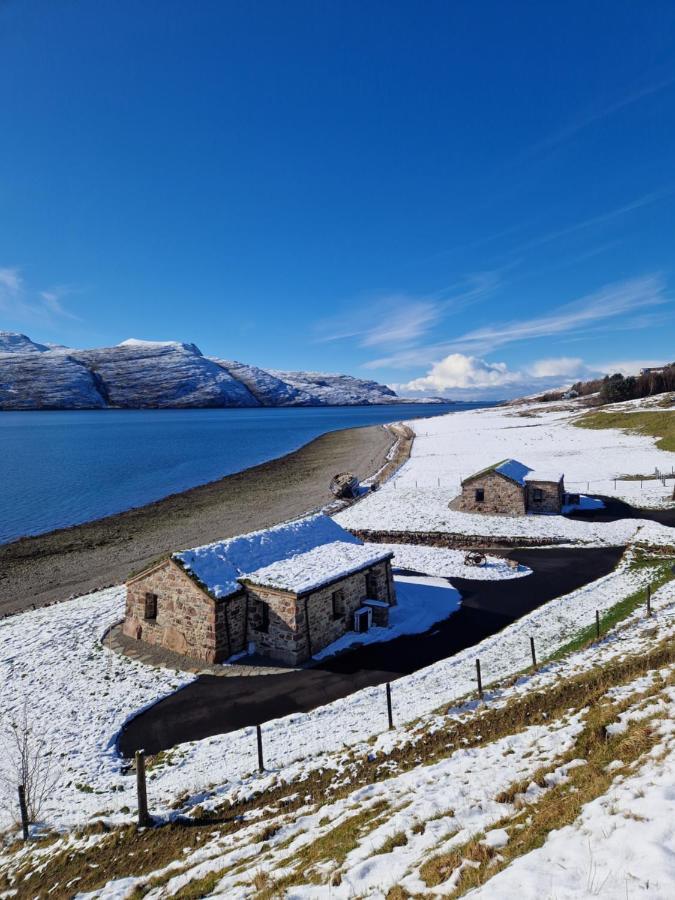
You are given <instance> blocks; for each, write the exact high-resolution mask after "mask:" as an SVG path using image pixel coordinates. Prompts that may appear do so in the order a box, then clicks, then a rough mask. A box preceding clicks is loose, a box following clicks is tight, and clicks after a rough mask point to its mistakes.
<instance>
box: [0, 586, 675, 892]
mask: <svg viewBox="0 0 675 900" xmlns="http://www.w3.org/2000/svg"><path fill="white" fill-rule="evenodd" d="M507 631H508V630H507ZM505 633H506V632H505ZM674 635H675V584H674V583H672V582H671V583H670V584H668V585H666V586H665V587H663V588H661V589H660V590H659V591H657V592H656V593H655V595H654V616H653V618H651V619H647V618H645V616H644V611H643V610H640V611H639V612H636V613H634V614H633V615H632V616H630V617H629V619H628V620H627V621H626V622H625V623H624V627H622V628H621V629H620V630H618V631H616V632H614V633H613V634H611V635H610V636H608V637H607V638H605V639H604V640H603V641H601V642H600V643H598V644H596V645H593V646H591V647H589V648H586V649H584V650H582V651H578V652H576V653H574V654H572V655H570V656H569V657H568V658H566V659H565V660H562V661H560V662H557V663H551V664H548V665H545V666H542V667H541V668H540V670H539V671H538V672H536V673H533V674H527V675H521V676H520V677H519V678H518V679H517V680H515V681H514V682H513V683H510V684H509V685H507V686H503V687H501V688H500V689H499V690H497V691H493V692H491V693H490V694H489V696H488V698H487V706H486V707H482V706H481V705H480V704H477V703H476V702H475V701H468V702H467V701H464V702H462V703H460V704H458V705H456V706H454V707H453V706H449V708H448V706H447V705H446V706H444V707H443V708H442V709H441V711H439V712H435V713H433V714H431V715H430V716H426V717H424V718H423V719H422V720H421V721H419V722H418V723H417V724H416V726H415V727H414V728H413V729H411V728H409V727H404V726H401V725H400V724H399V726H398V727H397V728H396V730H395V731H394V732H385V733H383V734H381V736H380V737H378V738H377V740H376V741H375V742H367V743H366V742H364V743H358V744H357V745H356V747H355V748H354V749H355V753H353V754H351V759H352V760H358V759H359V758H363V757H365V756H366V755H369V756H371V757H377V755H378V753H380V752H382V751H384V752H387V751H388V750H391V749H393V748H395V747H399V746H403V745H405V744H406V743H408V742H409V741H410V740H411V739H412V740H413V741H415V738H416V736H421V735H422V733H423V732H426V733H429V732H430V731H431V732H433V731H434V730H435V729H436V728H448V727H449V726H451V725H453V724H456V725H460V726H461V725H462V724H463V723H467V724H469V723H470V722H471V721H472V718H473V717H476V716H477V717H480V716H481V715H483V714H484V713H487V712H489V711H490V710H495V709H499V708H503V707H505V706H506V705H507V704H509V703H512V702H513V701H514V700H516V699H519V698H524V697H526V696H530V695H531V694H532V693H533V692H538V691H545V690H546V689H547V688H551V687H553V686H555V685H560V683H561V681H563V680H564V679H568V678H571V677H573V676H575V675H579V674H582V673H584V672H589V671H590V670H593V669H596V668H597V667H598V666H601V665H605V664H607V663H609V662H612V661H617V660H619V659H624V658H626V657H627V656H629V655H630V656H632V657H639V656H640V655H641V654H643V653H644V652H646V651H648V650H650V649H652V648H653V647H654V646H655V645H656V643H658V642H662V641H664V640H667V639H671V640H672V638H673V636H674ZM673 668H674V667H673V666H666V667H664V668H662V669H660V670H659V671H653V672H648V673H646V674H638V675H636V676H634V677H632V678H628V679H627V681H626V683H625V684H621V685H619V686H617V687H614V688H611V689H610V690H609V691H608V693H607V695H606V698H605V699H606V700H610V701H612V702H615V703H616V702H621V701H625V702H626V704H627V705H626V708H625V711H624V712H622V713H620V714H619V715H618V716H617V718H616V719H615V722H614V723H613V724H611V725H610V726H609V728H608V729H607V733H608V734H610V735H614V734H617V733H618V734H620V733H622V732H623V731H624V730H625V729H626V727H627V726H628V725H629V724H630V723H635V722H649V724H650V727H651V728H653V729H654V732H655V734H656V741H655V746H654V747H653V748H652V749H651V750H648V751H647V752H646V753H645V754H644V755H643V756H642V757H638V759H637V762H636V763H635V764H630V763H629V764H628V765H626V760H625V759H621V758H619V757H617V758H615V759H613V760H612V761H611V762H609V764H608V766H607V771H608V772H609V773H612V772H616V775H615V776H613V780H612V781H611V783H610V787H609V790H608V791H607V792H606V793H604V794H602V795H601V796H599V797H598V799H595V800H592V801H591V802H588V803H587V804H585V805H583V806H582V807H581V812H580V815H579V816H578V817H577V818H576V819H575V821H574V822H573V823H572V824H570V825H568V826H566V827H564V828H559V829H555V828H554V829H553V830H552V831H551V833H550V834H549V836H548V838H547V840H546V841H545V843H544V844H543V846H541V847H539V848H538V849H535V850H533V851H531V852H529V853H527V854H526V855H523V856H521V857H519V858H516V859H515V861H514V862H513V863H512V864H511V865H510V866H509V867H508V868H506V869H505V870H504V871H503V872H501V873H499V874H497V875H496V876H494V877H493V878H492V879H490V880H488V881H487V882H486V884H485V886H484V887H483V888H481V889H479V890H478V891H476V892H474V894H472V896H473V895H475V894H477V895H479V896H481V897H486V898H492V897H499V898H506V900H511V898H513V900H516V898H518V900H520V898H527V900H530V898H531V900H539V898H542V897H556V898H576V897H586V896H600V897H607V898H619V897H621V898H624V897H634V896H649V897H650V898H651V897H654V898H656V900H667V898H668V900H669V898H670V897H672V896H673V895H674V894H675V857H674V855H673V852H672V848H673V846H675V843H674V842H675V793H674V792H673V776H674V775H675V768H674V765H675V763H674V760H675V726H674V725H673V722H674V721H675V689H674V688H673V687H672V679H673ZM413 677H414V676H413ZM400 685H401V682H400V681H399V682H397V683H396V685H395V686H394V688H395V691H396V693H395V697H396V698H398V688H399V686H400ZM650 691H651V695H649V696H645V693H646V692H650ZM448 693H449V695H451V694H452V682H450V688H449V691H448ZM570 702H572V700H571V699H570ZM589 713H590V710H589V708H588V707H582V708H580V709H575V708H574V706H571V707H570V709H569V710H567V711H566V712H565V713H562V714H561V715H557V716H552V717H551V721H550V722H549V721H546V719H544V720H543V721H541V722H538V723H533V724H530V725H529V726H527V727H525V728H520V729H519V728H516V730H515V731H514V732H513V733H512V734H508V735H506V736H503V737H498V738H497V739H493V740H487V741H486V742H484V743H483V744H482V745H480V746H468V747H466V748H463V747H462V746H461V744H460V745H459V746H458V743H457V741H454V743H453V746H452V747H450V748H449V750H448V753H447V755H446V756H444V757H443V758H440V759H437V760H434V761H432V762H431V764H429V765H417V766H414V767H412V768H409V769H408V770H407V771H402V772H397V771H396V766H395V764H394V763H392V766H393V770H392V772H391V776H390V777H384V778H383V777H380V778H378V779H377V780H376V781H373V782H372V783H370V784H367V785H365V786H359V787H357V788H356V789H355V790H353V791H351V792H350V793H348V794H347V795H346V796H341V797H339V798H338V799H330V798H329V799H327V800H326V801H325V802H324V803H319V804H316V801H315V800H314V802H313V801H312V798H311V795H308V800H307V801H306V802H307V805H306V806H305V807H301V808H300V809H299V810H298V811H297V812H296V813H295V814H293V815H291V816H288V815H285V814H284V812H283V806H282V807H281V808H280V809H276V810H274V809H268V808H266V809H265V810H263V811H261V810H257V811H256V812H257V813H260V812H262V813H263V815H262V816H261V815H256V814H255V813H254V814H253V815H251V816H250V817H249V816H246V822H244V823H242V828H241V830H240V831H237V832H236V833H235V834H230V833H225V834H224V835H222V834H219V832H218V831H217V830H215V831H213V832H212V833H211V834H208V835H206V836H205V841H204V842H203V843H202V844H201V845H200V846H199V847H197V848H196V849H193V850H190V851H188V852H186V853H185V854H181V855H180V856H179V857H177V858H176V860H174V861H173V862H172V863H171V864H170V865H169V866H168V867H167V868H166V869H159V870H157V871H156V872H153V873H152V874H151V875H148V874H146V875H144V876H142V877H138V878H135V877H130V878H124V879H120V880H119V881H115V880H114V876H113V875H112V873H111V881H110V882H109V884H108V886H107V888H106V889H104V890H103V891H97V892H95V893H94V894H93V895H88V896H90V897H92V898H94V897H95V898H97V900H98V898H104V897H105V898H116V900H122V898H126V897H128V896H131V895H132V893H133V892H134V890H135V888H137V887H141V886H142V885H143V884H145V883H147V881H148V880H150V879H151V878H152V879H154V878H157V879H158V886H157V887H155V888H154V889H152V890H151V891H150V893H148V894H147V896H148V898H149V900H159V898H164V897H170V896H174V895H175V894H177V893H179V892H180V891H181V890H183V889H185V888H186V887H187V886H188V885H190V882H192V881H194V880H197V879H200V878H204V877H206V876H208V875H209V874H211V873H218V875H219V877H216V878H214V879H213V880H212V881H211V882H210V887H209V896H216V897H227V898H228V900H245V898H246V900H247V898H250V897H252V896H255V895H256V889H259V888H260V884H261V883H264V881H263V882H261V881H260V879H261V873H262V872H264V873H267V877H268V878H270V879H272V880H275V879H279V878H283V877H284V876H285V875H286V874H291V873H292V878H291V884H292V887H291V888H290V889H289V890H288V891H284V892H283V893H282V894H281V896H286V897H288V898H293V900H296V898H297V900H324V898H325V900H329V898H330V900H347V898H352V897H371V898H378V900H381V898H384V897H385V896H386V895H387V892H388V891H389V889H390V888H391V887H393V886H394V885H398V886H400V887H401V888H402V889H404V890H405V891H408V892H410V893H411V894H413V895H415V896H430V897H433V896H448V895H449V894H450V893H451V891H452V889H453V887H454V885H455V884H456V882H457V878H458V875H459V870H458V869H457V868H456V867H453V866H448V868H447V869H446V870H443V869H440V874H441V875H444V873H445V880H442V881H441V883H440V884H437V885H436V886H429V884H428V882H427V879H426V877H425V873H424V866H425V864H426V863H428V861H429V860H430V859H431V858H433V857H436V856H438V855H439V854H450V853H452V851H453V850H454V849H455V848H458V847H462V846H463V845H465V844H466V842H467V841H469V840H471V839H475V838H478V839H480V840H482V841H483V842H484V844H485V845H486V846H487V847H489V848H491V849H492V850H493V851H496V853H497V854H499V853H500V851H504V849H505V848H506V847H507V846H508V844H509V841H510V840H512V838H513V836H514V835H515V834H517V833H518V829H519V828H524V827H527V824H528V821H529V819H528V818H527V812H528V810H527V804H529V803H536V802H537V801H539V800H542V798H545V797H546V794H547V792H548V791H549V790H550V789H551V788H553V787H555V786H559V785H564V784H566V783H568V782H569V781H570V779H571V778H572V777H574V773H575V770H579V769H581V768H583V767H584V766H585V765H587V760H585V759H584V758H580V757H578V756H577V755H574V750H575V740H576V739H577V737H578V736H579V735H580V733H581V731H582V729H583V728H584V727H585V725H586V720H587V716H588V715H589ZM214 758H215V757H214ZM382 759H383V764H385V767H386V763H387V760H386V758H385V757H382ZM344 764H345V759H344V751H343V750H342V749H341V748H336V750H335V752H334V754H332V755H331V754H320V755H318V756H316V757H314V758H312V759H311V761H306V762H305V764H304V766H303V764H298V763H296V764H290V765H286V766H285V767H283V768H280V770H279V772H278V773H275V774H274V775H272V776H267V775H266V776H262V777H260V778H257V779H252V780H251V781H250V782H249V783H248V784H244V785H241V786H239V787H238V786H236V785H235V784H230V785H229V786H227V787H226V789H225V790H224V791H223V794H221V796H220V797H219V798H218V799H220V800H222V799H223V797H224V796H237V795H239V796H241V795H242V794H243V795H247V794H248V793H250V792H251V791H252V790H255V788H261V787H264V785H265V783H269V784H272V783H277V784H278V778H277V775H281V774H283V775H285V776H289V777H291V776H295V777H299V776H300V775H302V774H303V773H306V772H307V771H308V770H309V768H310V767H315V768H317V769H321V768H322V767H328V768H330V769H334V770H335V771H336V777H342V776H341V775H340V773H341V766H342V765H344ZM542 772H544V773H545V775H544V776H543V777H542V776H541V773H542ZM535 775H536V776H537V781H536V782H535V781H534V778H535ZM528 781H529V786H527V787H526V788H525V789H524V792H523V793H522V794H519V795H516V797H515V798H514V799H513V801H511V800H509V799H508V797H509V789H511V788H512V787H513V785H514V784H523V785H528ZM573 793H574V788H572V794H573ZM521 811H524V813H523V815H522V816H521V817H520V818H519V813H520V812H521ZM369 814H371V815H372V820H371V821H370V822H369V823H368V824H367V825H366V826H365V827H362V828H361V829H360V830H359V831H357V832H356V833H355V836H354V842H353V846H351V847H348V848H347V852H346V853H345V855H344V858H343V859H342V861H341V862H340V864H339V867H338V865H337V864H336V863H335V862H333V863H332V864H331V859H332V855H333V852H335V853H337V852H338V851H337V847H336V849H335V850H333V849H332V847H331V844H330V838H331V833H332V830H334V829H338V828H340V827H341V826H344V825H345V824H348V823H349V821H350V819H351V818H352V817H354V816H361V817H365V818H364V821H366V822H367V817H368V815H369ZM509 816H510V817H512V819H511V823H510V824H509V826H508V827H504V825H503V820H504V819H505V817H506V818H507V819H508V818H509ZM500 822H501V823H502V825H501V826H500V825H499V823H500ZM271 825H272V827H270V826H271ZM321 841H323V842H324V848H325V849H324V851H323V852H324V855H325V859H323V858H322V857H321V856H319V857H318V859H316V860H314V861H313V859H312V856H311V855H310V856H309V860H310V866H312V864H313V872H309V871H306V869H305V868H304V867H303V864H302V860H303V856H302V852H303V849H305V848H308V847H312V846H316V844H317V843H318V842H321ZM497 858H498V857H497ZM1 862H2V860H1V859H0V863H1ZM463 865H476V864H474V863H470V862H469V863H466V864H463ZM336 869H337V870H339V873H340V878H339V879H334V878H331V877H330V875H331V872H332V871H335V870H336ZM317 872H322V873H323V874H324V877H323V878H322V879H321V881H320V883H317V881H316V879H315V878H314V879H312V877H311V876H312V875H316V873H317ZM220 873H222V875H221V874H220ZM254 884H256V889H254V887H253V885H254ZM188 890H189V889H188Z"/></svg>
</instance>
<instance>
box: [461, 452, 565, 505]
mask: <svg viewBox="0 0 675 900" xmlns="http://www.w3.org/2000/svg"><path fill="white" fill-rule="evenodd" d="M564 503H565V485H564V479H563V475H562V474H560V473H555V472H544V471H538V470H536V469H530V468H529V467H528V466H526V465H524V464H523V463H521V462H519V461H518V460H517V459H504V460H502V461H501V462H498V463H494V465H491V466H488V467H487V468H486V469H481V470H480V471H479V472H475V473H474V474H473V475H469V477H468V478H465V479H464V480H463V481H462V493H461V494H460V495H459V496H458V497H455V499H454V500H452V501H451V503H450V508H451V509H457V510H460V511H462V512H471V513H487V514H489V515H509V516H524V515H527V514H528V513H558V514H559V513H561V512H562V508H563V505H564Z"/></svg>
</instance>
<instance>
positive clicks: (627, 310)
mask: <svg viewBox="0 0 675 900" xmlns="http://www.w3.org/2000/svg"><path fill="white" fill-rule="evenodd" d="M668 303H670V298H669V297H668V296H667V295H666V291H665V284H664V281H663V279H662V277H661V276H660V275H646V276H644V277H641V278H633V279H630V280H628V281H622V282H616V283H613V284H609V285H606V286H605V287H603V288H601V289H600V290H599V291H595V292H594V293H592V294H588V295H586V296H584V297H581V298H580V299H579V300H575V301H573V302H572V303H568V304H565V305H564V306H560V307H558V309H556V310H554V311H553V312H551V313H548V314H546V315H542V316H534V317H532V318H530V319H517V320H511V321H510V322H496V323H494V324H492V325H488V326H484V327H482V328H476V329H473V330H472V331H468V332H465V333H464V334H462V335H460V336H459V337H457V338H454V339H452V340H449V341H444V342H442V343H436V344H432V345H427V346H424V347H412V348H407V349H403V350H399V351H397V352H396V353H392V354H390V355H388V356H384V357H380V358H378V359H373V360H370V361H369V362H367V363H365V364H364V368H367V369H381V368H407V367H410V366H425V365H431V364H432V363H433V362H436V361H438V360H439V359H441V358H443V357H445V356H447V355H448V354H451V353H465V354H466V355H468V356H481V357H482V356H484V355H486V354H488V353H490V352H491V351H492V350H495V349H496V348H497V347H503V346H506V345H508V344H512V343H517V342H518V341H530V340H535V339H537V338H546V337H553V336H554V335H563V334H566V335H578V334H588V333H589V332H596V331H600V330H602V329H610V328H616V327H617V326H619V327H623V326H624V325H626V326H627V325H628V324H629V323H628V317H629V316H630V314H631V313H634V312H640V315H637V316H630V328H631V329H635V328H640V327H647V326H648V325H650V324H652V323H653V321H654V320H653V316H652V315H651V314H645V313H644V310H648V309H652V308H653V307H657V306H661V307H662V306H664V305H665V304H668ZM622 316H623V317H624V318H623V319H621V317H622ZM617 319H618V320H620V323H619V322H617V321H616V320H617Z"/></svg>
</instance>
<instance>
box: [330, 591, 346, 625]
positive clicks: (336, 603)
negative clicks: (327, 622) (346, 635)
mask: <svg viewBox="0 0 675 900" xmlns="http://www.w3.org/2000/svg"><path fill="white" fill-rule="evenodd" d="M331 600H332V602H333V618H334V619H343V618H344V615H345V594H344V591H333V594H332V596H331Z"/></svg>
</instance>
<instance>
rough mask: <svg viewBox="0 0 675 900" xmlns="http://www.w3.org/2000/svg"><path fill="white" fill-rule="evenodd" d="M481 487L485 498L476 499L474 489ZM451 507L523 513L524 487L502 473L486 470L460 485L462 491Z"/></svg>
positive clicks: (503, 512)
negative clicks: (486, 471)
mask: <svg viewBox="0 0 675 900" xmlns="http://www.w3.org/2000/svg"><path fill="white" fill-rule="evenodd" d="M480 489H482V490H483V491H484V492H485V499H484V500H482V501H478V500H476V491H477V490H480ZM453 508H455V509H458V510H461V511H462V512H471V513H487V514H489V515H500V514H501V515H503V514H505V515H510V516H524V515H525V489H524V488H523V487H522V486H521V485H519V484H516V483H515V482H513V481H511V480H510V479H508V478H504V476H503V475H498V474H497V473H496V472H488V473H486V474H485V475H483V476H481V477H480V478H474V479H472V480H471V481H470V482H468V483H467V484H464V485H462V493H461V495H460V496H459V498H458V500H457V503H456V505H455V503H454V502H453Z"/></svg>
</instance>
